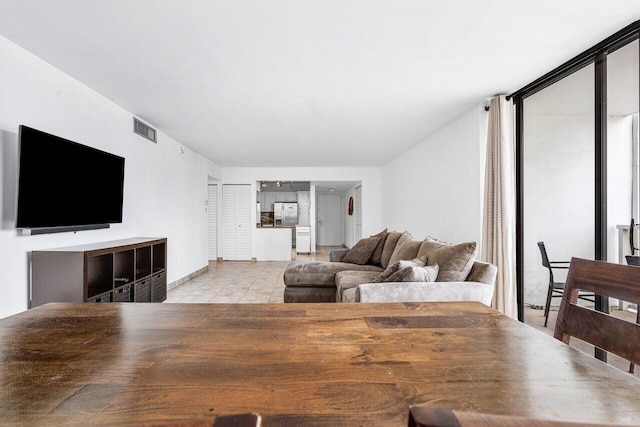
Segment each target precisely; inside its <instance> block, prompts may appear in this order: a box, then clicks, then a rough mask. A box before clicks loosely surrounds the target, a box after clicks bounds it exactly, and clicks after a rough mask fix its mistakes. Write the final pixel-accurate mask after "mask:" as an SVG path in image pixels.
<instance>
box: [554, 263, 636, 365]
mask: <svg viewBox="0 0 640 427" xmlns="http://www.w3.org/2000/svg"><path fill="white" fill-rule="evenodd" d="M580 290H587V291H591V292H594V293H596V294H598V295H605V296H609V297H613V298H618V299H621V300H624V301H629V302H634V303H639V302H640V268H638V267H630V266H627V265H620V264H611V263H606V262H602V261H590V260H585V259H580V258H573V259H572V260H571V266H570V268H569V274H568V276H567V282H566V284H565V292H564V295H563V297H562V302H561V304H560V310H559V311H558V320H557V321H556V328H555V331H554V337H555V338H557V339H559V340H561V341H563V342H565V343H569V338H570V337H575V338H578V339H581V340H583V341H586V342H588V343H590V344H593V345H595V346H596V347H599V348H601V349H603V350H606V351H610V352H612V353H614V354H617V355H618V356H620V357H623V358H625V359H627V360H629V361H631V362H633V363H636V364H640V326H639V325H637V324H635V323H631V322H627V321H625V320H622V319H617V318H615V317H613V316H610V315H608V314H606V313H600V312H597V311H595V310H592V309H590V308H586V307H580V306H578V305H577V300H578V293H579V291H580Z"/></svg>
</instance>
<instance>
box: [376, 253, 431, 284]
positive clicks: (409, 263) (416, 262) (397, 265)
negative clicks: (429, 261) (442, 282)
mask: <svg viewBox="0 0 640 427" xmlns="http://www.w3.org/2000/svg"><path fill="white" fill-rule="evenodd" d="M407 267H424V261H422V260H421V259H418V258H415V259H412V260H400V261H397V262H394V263H393V264H391V265H390V266H389V267H387V269H386V270H385V271H383V272H382V273H380V274H379V275H378V277H376V278H375V280H374V281H373V282H374V283H380V282H384V281H385V280H386V279H387V278H388V277H389V276H391V275H393V274H394V273H396V272H397V271H399V270H401V269H403V268H407Z"/></svg>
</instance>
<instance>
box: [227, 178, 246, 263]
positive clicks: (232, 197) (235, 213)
mask: <svg viewBox="0 0 640 427" xmlns="http://www.w3.org/2000/svg"><path fill="white" fill-rule="evenodd" d="M222 221H223V236H222V241H223V254H222V256H223V258H224V259H225V260H230V261H245V260H246V261H248V260H250V259H251V228H250V227H251V186H250V185H229V184H226V185H223V186H222Z"/></svg>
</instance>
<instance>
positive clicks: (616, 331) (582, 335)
mask: <svg viewBox="0 0 640 427" xmlns="http://www.w3.org/2000/svg"><path fill="white" fill-rule="evenodd" d="M564 334H565V335H567V336H571V337H574V338H578V339H580V340H582V341H586V342H588V343H590V344H593V345H595V346H596V347H599V348H602V349H606V350H607V351H609V352H611V353H614V354H617V355H618V356H620V357H623V358H625V359H627V360H629V361H630V362H633V363H635V364H640V346H638V342H640V336H637V337H636V339H635V340H634V339H628V338H629V337H633V335H634V334H635V335H638V334H640V328H638V327H637V326H636V325H635V324H633V323H629V322H627V321H624V320H620V319H616V318H615V317H612V316H610V315H608V314H606V313H600V312H598V311H595V310H592V309H590V308H585V307H580V306H578V305H573V304H571V305H569V308H568V315H567V319H566V322H565V326H564ZM556 338H557V337H556ZM634 343H635V344H634Z"/></svg>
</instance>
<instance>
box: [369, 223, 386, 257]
mask: <svg viewBox="0 0 640 427" xmlns="http://www.w3.org/2000/svg"><path fill="white" fill-rule="evenodd" d="M388 235H389V232H388V231H387V229H386V228H385V229H384V230H382V231H381V232H379V233H378V234H374V235H373V236H371V237H380V241H379V242H378V246H376V250H375V251H373V254H372V255H371V259H370V260H369V263H370V264H373V265H380V259H381V258H382V250H383V249H384V242H386V241H387V236H388Z"/></svg>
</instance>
